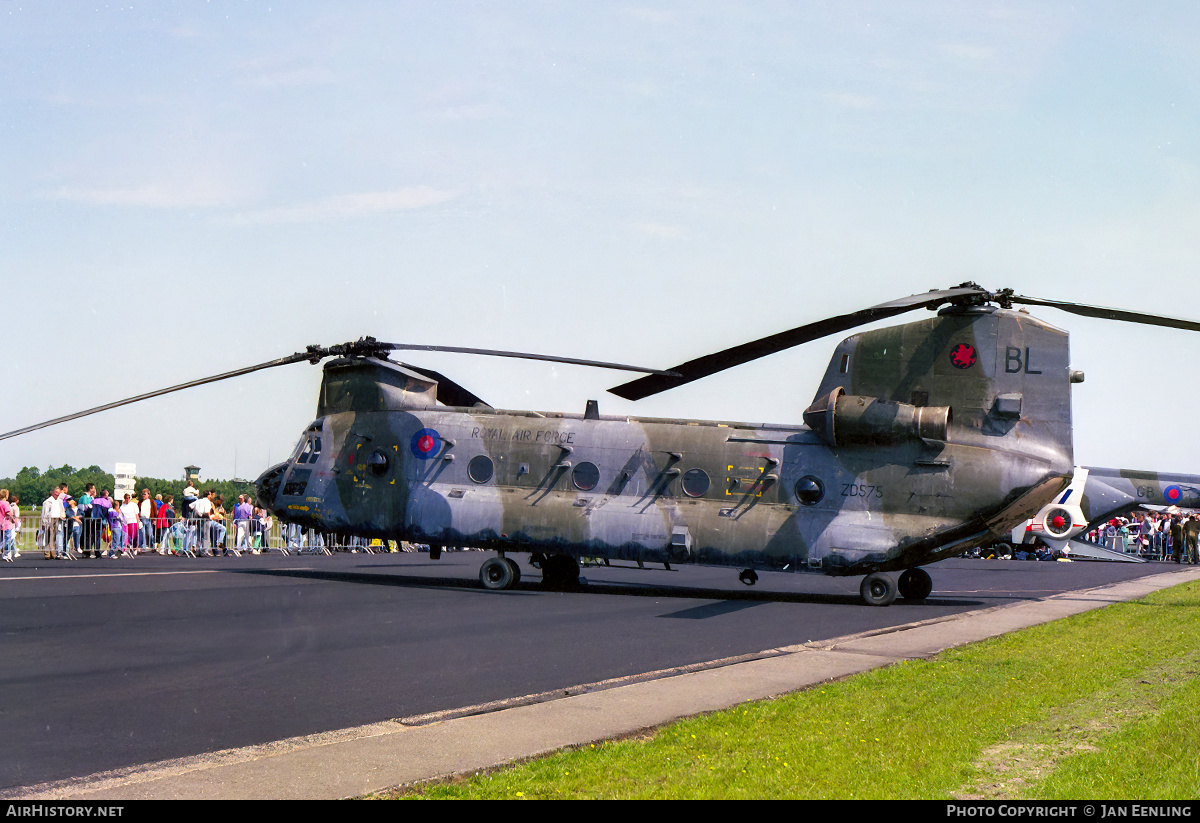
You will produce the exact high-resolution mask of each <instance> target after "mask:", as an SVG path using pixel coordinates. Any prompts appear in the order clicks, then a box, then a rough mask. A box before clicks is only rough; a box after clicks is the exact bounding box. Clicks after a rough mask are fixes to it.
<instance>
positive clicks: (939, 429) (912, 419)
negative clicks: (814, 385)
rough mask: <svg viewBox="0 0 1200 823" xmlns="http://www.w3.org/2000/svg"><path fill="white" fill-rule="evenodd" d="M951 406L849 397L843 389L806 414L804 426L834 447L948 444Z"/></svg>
mask: <svg viewBox="0 0 1200 823" xmlns="http://www.w3.org/2000/svg"><path fill="white" fill-rule="evenodd" d="M950 421H951V414H950V407H949V406H913V405H910V404H909V403H900V402H897V401H892V400H881V399H880V398H878V397H860V396H855V395H848V394H846V390H845V389H843V388H842V387H841V386H838V387H837V388H836V389H834V390H833V391H831V392H830V393H829V394H827V395H825V396H824V397H822V398H821V399H820V400H817V401H816V402H815V403H813V404H812V405H811V406H809V407H808V408H807V409H805V411H804V423H805V425H807V426H808V427H809V428H810V429H812V430H813V431H815V432H816V433H817V434H819V435H821V437H822V438H823V439H824V440H825V442H826V443H828V444H829V445H831V446H851V445H869V444H886V443H895V442H897V441H899V440H905V439H915V438H919V439H922V440H941V441H945V440H946V437H947V432H948V431H949V429H950Z"/></svg>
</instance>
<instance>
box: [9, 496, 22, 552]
mask: <svg viewBox="0 0 1200 823" xmlns="http://www.w3.org/2000/svg"><path fill="white" fill-rule="evenodd" d="M8 505H10V506H12V516H13V555H12V556H13V559H16V558H18V557H20V556H21V496H20V495H19V494H17V493H16V492H11V493H10V494H9V496H8Z"/></svg>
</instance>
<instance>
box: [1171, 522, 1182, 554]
mask: <svg viewBox="0 0 1200 823" xmlns="http://www.w3.org/2000/svg"><path fill="white" fill-rule="evenodd" d="M1182 556H1183V519H1182V517H1181V516H1180V515H1178V514H1172V515H1171V559H1172V560H1174V561H1175V562H1176V563H1178V562H1179V559H1180V557H1182Z"/></svg>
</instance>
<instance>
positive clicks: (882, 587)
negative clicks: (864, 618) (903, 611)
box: [858, 572, 896, 606]
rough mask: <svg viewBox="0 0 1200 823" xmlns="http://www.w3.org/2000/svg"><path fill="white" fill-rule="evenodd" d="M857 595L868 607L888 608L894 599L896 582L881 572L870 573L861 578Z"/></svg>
mask: <svg viewBox="0 0 1200 823" xmlns="http://www.w3.org/2000/svg"><path fill="white" fill-rule="evenodd" d="M858 593H859V594H861V595H862V599H863V600H864V601H866V604H867V605H868V606H890V605H892V602H893V601H894V600H895V599H896V581H894V580H892V578H890V577H888V576H887V575H886V574H883V573H882V572H872V573H871V574H868V575H867V576H866V577H864V578H863V582H862V585H861V586H859V587H858Z"/></svg>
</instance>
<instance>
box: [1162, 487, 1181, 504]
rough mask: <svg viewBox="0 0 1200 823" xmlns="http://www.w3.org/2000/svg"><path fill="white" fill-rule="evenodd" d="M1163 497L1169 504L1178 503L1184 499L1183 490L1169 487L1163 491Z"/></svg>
mask: <svg viewBox="0 0 1200 823" xmlns="http://www.w3.org/2000/svg"><path fill="white" fill-rule="evenodd" d="M1163 497H1165V498H1166V499H1167V501H1168V502H1171V503H1178V502H1179V498H1181V497H1183V490H1182V489H1180V488H1179V487H1178V486H1167V487H1166V488H1165V489H1163Z"/></svg>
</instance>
